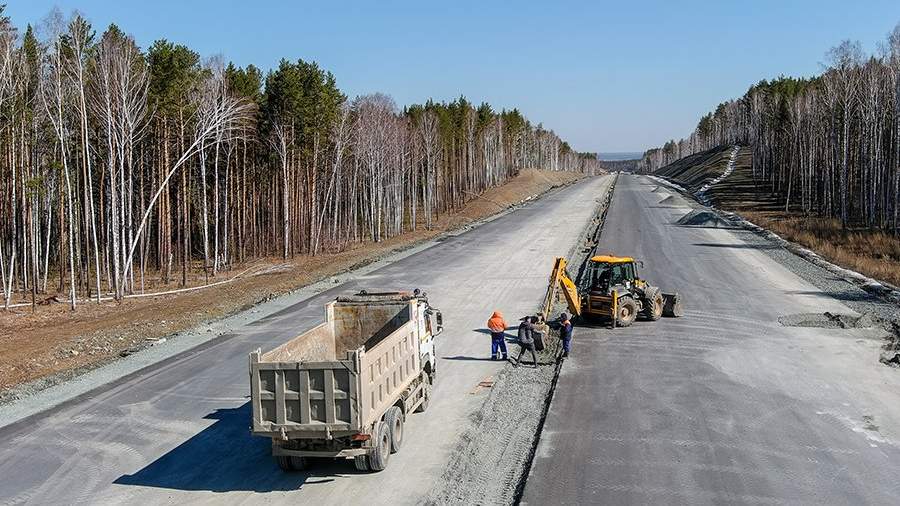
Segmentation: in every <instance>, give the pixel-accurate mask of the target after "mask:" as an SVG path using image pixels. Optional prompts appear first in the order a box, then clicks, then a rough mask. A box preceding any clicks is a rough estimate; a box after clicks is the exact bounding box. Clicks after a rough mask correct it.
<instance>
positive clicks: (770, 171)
mask: <svg viewBox="0 0 900 506" xmlns="http://www.w3.org/2000/svg"><path fill="white" fill-rule="evenodd" d="M827 56H828V58H827V59H828V67H827V69H826V70H825V71H824V72H823V73H822V74H821V75H820V76H817V77H814V78H811V79H793V78H787V77H782V78H779V79H776V80H774V81H772V82H767V81H762V82H760V83H758V84H756V85H755V86H753V87H751V88H750V90H749V91H748V92H747V93H746V94H745V95H744V96H743V97H741V98H739V99H736V100H732V101H729V102H725V103H723V104H720V105H719V106H718V107H717V108H716V110H715V112H712V113H710V114H708V115H706V116H704V117H703V118H702V119H701V120H700V122H699V124H698V125H697V128H696V129H695V130H694V132H693V133H692V134H691V135H690V137H688V138H686V139H682V140H681V141H678V142H675V141H669V142H668V143H666V144H665V145H664V146H662V147H661V148H655V149H651V150H649V151H647V152H646V153H645V154H644V157H643V159H642V160H641V163H640V170H641V171H643V172H653V171H655V170H657V169H659V168H661V167H663V166H665V165H668V164H670V163H672V162H673V161H675V160H678V159H680V158H682V157H685V156H688V155H691V154H694V153H698V152H700V151H704V150H707V149H710V148H713V147H716V146H720V145H723V144H741V145H749V146H751V147H752V149H753V173H754V176H755V177H756V178H758V179H759V180H760V181H766V182H768V183H771V185H772V187H773V188H774V189H775V190H776V191H777V192H778V194H780V195H781V197H782V198H783V200H784V205H785V208H786V209H787V210H796V211H800V212H803V213H806V214H809V215H816V216H823V217H829V218H837V219H840V221H841V223H842V224H843V226H844V227H847V226H849V225H854V226H866V227H870V228H879V229H885V230H892V231H893V232H894V233H900V25H898V26H897V27H896V28H895V29H894V30H893V32H891V33H890V34H889V35H888V38H887V41H886V42H885V44H883V45H882V47H881V50H880V52H879V54H876V55H870V56H867V55H864V54H863V51H862V49H861V48H860V45H859V43H858V42H850V41H844V42H842V43H841V44H840V45H839V46H837V47H835V48H833V49H832V50H831V51H829V53H828V55H827Z"/></svg>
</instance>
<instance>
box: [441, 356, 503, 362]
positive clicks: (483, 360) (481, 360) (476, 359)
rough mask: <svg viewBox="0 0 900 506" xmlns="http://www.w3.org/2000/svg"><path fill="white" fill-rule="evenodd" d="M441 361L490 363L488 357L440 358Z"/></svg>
mask: <svg viewBox="0 0 900 506" xmlns="http://www.w3.org/2000/svg"><path fill="white" fill-rule="evenodd" d="M441 360H463V361H475V362H490V361H491V358H490V357H470V356H467V355H456V356H453V357H441Z"/></svg>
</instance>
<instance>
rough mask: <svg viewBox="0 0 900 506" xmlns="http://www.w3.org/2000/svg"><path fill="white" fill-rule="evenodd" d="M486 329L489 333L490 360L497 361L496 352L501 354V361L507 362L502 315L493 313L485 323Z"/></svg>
mask: <svg viewBox="0 0 900 506" xmlns="http://www.w3.org/2000/svg"><path fill="white" fill-rule="evenodd" d="M487 327H488V329H490V331H491V360H497V351H498V350H499V351H500V352H502V353H503V360H507V359H508V357H507V353H506V320H504V319H503V313H501V312H500V311H494V314H492V315H491V318H490V319H489V320H488V321H487Z"/></svg>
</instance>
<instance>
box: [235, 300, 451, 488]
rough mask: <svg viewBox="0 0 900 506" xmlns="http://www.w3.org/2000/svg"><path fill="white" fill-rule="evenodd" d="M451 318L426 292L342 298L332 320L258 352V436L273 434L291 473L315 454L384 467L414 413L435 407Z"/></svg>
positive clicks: (254, 394)
mask: <svg viewBox="0 0 900 506" xmlns="http://www.w3.org/2000/svg"><path fill="white" fill-rule="evenodd" d="M442 324H443V322H442V318H441V312H440V311H438V310H437V309H435V308H433V307H431V305H430V304H429V303H428V297H427V296H426V294H425V293H423V292H420V291H419V290H415V291H412V292H381V293H368V292H366V291H362V292H359V293H357V294H354V295H349V296H341V297H337V298H336V299H335V300H334V301H331V302H329V303H328V304H327V305H326V306H325V322H324V323H322V324H320V325H318V326H317V327H315V328H313V329H311V330H309V331H307V332H304V333H302V334H300V335H299V336H297V337H295V338H293V339H291V340H290V341H288V342H286V343H284V344H282V345H281V346H278V347H277V348H275V349H273V350H271V351H268V352H266V353H261V350H259V349H257V350H256V351H254V352H252V353H251V354H250V399H251V405H252V427H251V431H252V433H253V435H255V436H262V437H268V438H271V440H272V455H273V456H274V457H275V460H276V461H277V463H278V465H279V467H281V469H282V470H284V471H296V470H302V469H304V468H306V467H307V465H308V464H309V457H328V458H337V459H341V458H344V459H353V461H354V464H355V465H356V468H357V469H359V470H362V471H381V470H383V469H384V468H385V467H386V466H387V464H388V460H389V458H390V455H391V454H392V453H395V452H397V451H399V450H400V447H401V445H402V442H403V429H404V422H405V421H406V417H407V416H409V415H410V414H411V413H413V412H422V411H425V409H426V408H427V407H428V403H429V400H430V398H431V395H432V394H431V392H432V384H433V383H434V378H435V373H436V368H435V365H436V360H435V351H434V338H435V336H437V335H438V334H440V332H441V330H442V328H443V327H442Z"/></svg>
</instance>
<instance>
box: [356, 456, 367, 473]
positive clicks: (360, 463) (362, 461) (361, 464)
mask: <svg viewBox="0 0 900 506" xmlns="http://www.w3.org/2000/svg"><path fill="white" fill-rule="evenodd" d="M353 465H355V466H356V470H357V471H368V470H369V457H368V456H367V455H357V456H355V457H353Z"/></svg>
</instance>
